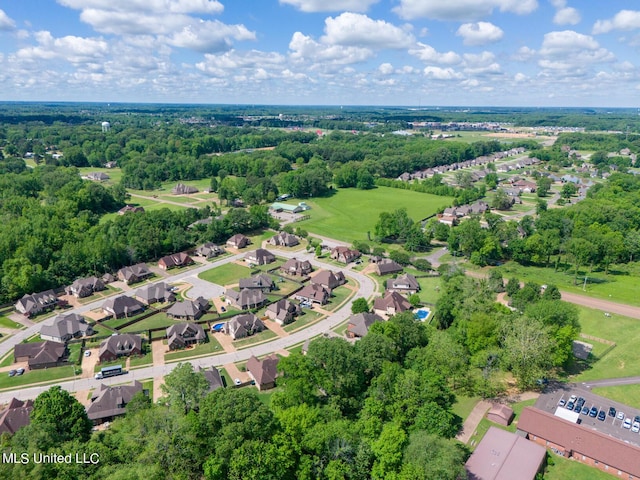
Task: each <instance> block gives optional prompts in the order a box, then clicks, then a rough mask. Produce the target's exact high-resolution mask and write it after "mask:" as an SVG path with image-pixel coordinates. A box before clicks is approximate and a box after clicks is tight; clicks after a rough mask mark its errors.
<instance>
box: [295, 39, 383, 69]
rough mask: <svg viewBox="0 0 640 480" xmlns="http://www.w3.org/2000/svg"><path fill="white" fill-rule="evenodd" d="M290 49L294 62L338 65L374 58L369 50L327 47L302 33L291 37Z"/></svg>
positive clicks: (336, 46) (337, 46)
mask: <svg viewBox="0 0 640 480" xmlns="http://www.w3.org/2000/svg"><path fill="white" fill-rule="evenodd" d="M289 49H290V50H291V57H292V58H293V59H294V60H301V61H310V62H329V63H332V64H336V65H347V64H351V63H358V62H363V61H365V60H367V59H369V58H370V57H372V56H373V51H372V50H370V49H368V48H361V47H348V46H342V45H326V44H324V43H319V42H316V41H315V40H314V39H313V38H311V37H308V36H307V35H304V34H302V33H300V32H295V33H294V34H293V36H292V37H291V41H290V42H289Z"/></svg>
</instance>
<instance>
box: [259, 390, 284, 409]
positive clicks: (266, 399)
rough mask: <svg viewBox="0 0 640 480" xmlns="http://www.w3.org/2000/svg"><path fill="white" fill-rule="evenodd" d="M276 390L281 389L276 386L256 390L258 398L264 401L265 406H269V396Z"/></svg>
mask: <svg viewBox="0 0 640 480" xmlns="http://www.w3.org/2000/svg"><path fill="white" fill-rule="evenodd" d="M256 390H257V389H256ZM278 390H281V389H280V388H278V387H275V388H272V389H270V390H267V391H265V392H261V391H259V390H258V400H260V401H261V402H262V403H264V404H265V406H267V407H271V397H273V394H274V393H276V392H277V391H278Z"/></svg>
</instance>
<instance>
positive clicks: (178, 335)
mask: <svg viewBox="0 0 640 480" xmlns="http://www.w3.org/2000/svg"><path fill="white" fill-rule="evenodd" d="M206 340H207V334H206V333H205V332H204V328H202V325H198V324H197V323H190V322H186V323H177V324H175V325H171V326H170V327H169V328H167V345H168V346H169V350H178V349H180V348H184V347H187V346H189V345H194V344H197V343H203V342H205V341H206Z"/></svg>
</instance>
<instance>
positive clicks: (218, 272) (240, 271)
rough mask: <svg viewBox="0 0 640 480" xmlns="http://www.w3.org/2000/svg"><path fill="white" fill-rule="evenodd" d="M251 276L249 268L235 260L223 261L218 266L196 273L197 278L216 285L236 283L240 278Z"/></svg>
mask: <svg viewBox="0 0 640 480" xmlns="http://www.w3.org/2000/svg"><path fill="white" fill-rule="evenodd" d="M249 276H251V269H249V267H246V266H244V265H239V264H237V263H235V262H230V263H225V264H224V265H221V266H219V267H215V268H212V269H210V270H206V271H204V272H202V273H201V274H199V275H198V278H201V279H202V280H206V281H207V282H211V283H215V284H217V285H230V284H233V283H238V280H239V279H240V278H245V277H249Z"/></svg>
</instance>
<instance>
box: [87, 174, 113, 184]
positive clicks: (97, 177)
mask: <svg viewBox="0 0 640 480" xmlns="http://www.w3.org/2000/svg"><path fill="white" fill-rule="evenodd" d="M110 178H111V177H110V176H109V175H107V174H106V173H104V172H90V173H87V180H93V181H94V182H105V181H107V180H109V179H110Z"/></svg>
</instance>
